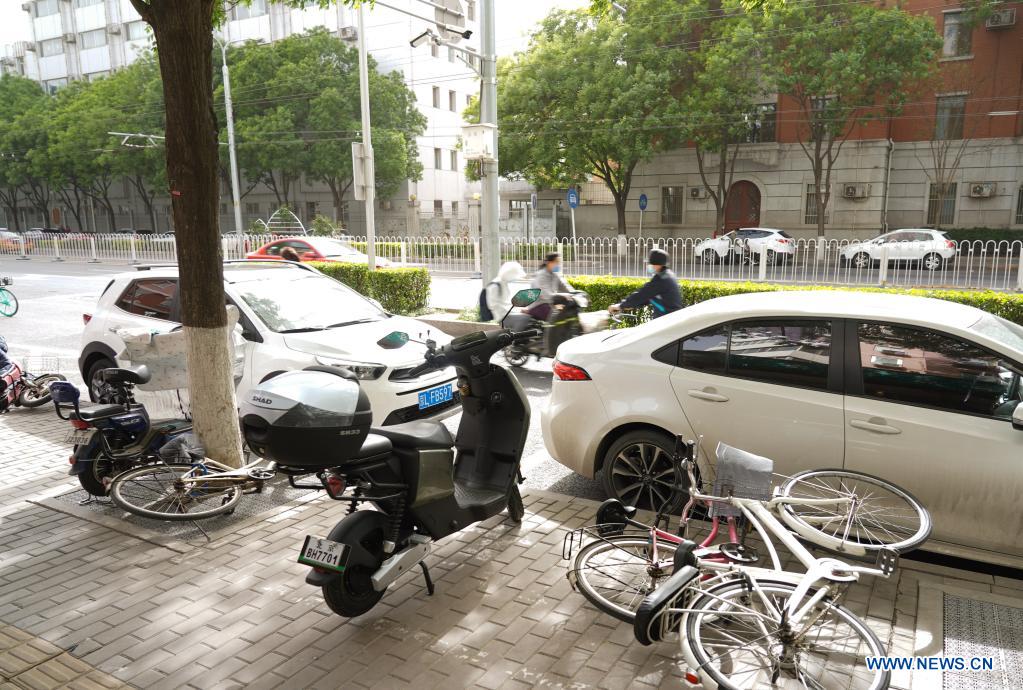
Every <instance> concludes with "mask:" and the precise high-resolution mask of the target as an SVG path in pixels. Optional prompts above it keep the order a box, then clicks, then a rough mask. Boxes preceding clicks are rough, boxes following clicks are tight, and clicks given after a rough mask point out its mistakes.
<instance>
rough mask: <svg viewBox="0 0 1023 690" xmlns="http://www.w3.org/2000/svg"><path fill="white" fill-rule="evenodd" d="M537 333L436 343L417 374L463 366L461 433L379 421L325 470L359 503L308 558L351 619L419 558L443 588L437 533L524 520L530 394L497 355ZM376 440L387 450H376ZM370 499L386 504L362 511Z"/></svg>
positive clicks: (330, 485)
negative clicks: (437, 569) (497, 518)
mask: <svg viewBox="0 0 1023 690" xmlns="http://www.w3.org/2000/svg"><path fill="white" fill-rule="evenodd" d="M539 293H540V291H539V290H521V291H519V292H518V293H517V294H516V295H515V296H514V298H513V300H512V303H513V304H514V305H515V306H520V307H521V306H527V305H529V304H532V303H533V302H535V301H536V299H537V298H538V297H539ZM537 335H538V331H536V330H527V331H522V332H512V331H509V330H500V331H490V332H482V331H481V332H478V333H471V334H469V335H465V336H461V337H459V338H455V339H454V340H452V341H451V342H450V343H449V344H447V345H445V346H443V347H439V348H438V347H436V345H435V344H433V343H432V342H427V353H426V357H425V361H424V362H423V364H421V365H420V366H418V367H416V369H415V370H413V371H412V372H410V375H412V376H416V375H419V374H421V373H423V372H425V371H428V370H430V369H440V368H444V367H448V366H452V367H454V368H455V371H456V372H457V374H458V391H459V394H460V396H461V404H462V419H461V421H460V423H459V426H458V434H457V436H456V437H455V438H454V439H452V438H451V434H450V433H449V432H448V430H447V428H446V427H444V426H443V425H442V424H440V423H438V422H410V423H406V424H400V425H397V426H391V427H382V428H379V429H372V430H371V433H370V434H369V436H368V437H367V439H366V441H365V442H364V443H363V446H362V449H361V450H360V452H359V453H358V454H357V457H356V458H354V459H352V460H351V461H350V462H347V463H346V464H345V465H343V466H341V467H337V468H334V469H331V470H329V471H325V472H321V476H320V479H321V482H322V483H323V485H324V487H326V489H327V491H328V493H329V494H330V496H331V498H334V499H338V500H348V501H351V506H352V509H350V510H349V514H348V515H347V516H346V517H345V518H344V519H342V520H341V521H340V522H339V523H337V525H335V526H334V528H333V529H332V530H331V531H330V534H328V535H327V537H326V539H318V538H315V537H306V540H305V544H304V545H303V547H302V551H301V554H300V556H299V562H300V563H304V564H306V565H310V566H312V567H313V569H312V571H311V572H310V573H309V574H308V576H306V582H307V583H309V584H311V585H316V586H319V587H321V588H322V589H323V598H324V600H325V601H326V602H327V605H328V606H329V607H330V608H331V610H332V611H334V612H335V613H337V614H339V615H342V616H348V617H353V616H359V615H362V614H364V613H366V612H367V611H369V610H370V609H371V608H373V606H375V605H376V603H377V602H378V601H379V600H380V598H381V597H382V596H383V594H384V591H386V589H387V587H388V585H390V584H391V583H392V582H394V581H395V580H396V579H397V578H398V577H399V576H400V575H402V574H403V573H405V572H406V571H408V570H409V569H411V568H414V567H416V566H417V565H418V566H419V567H420V568H421V569H422V572H423V576H424V577H425V579H426V586H427V590H428V591H429V593H430V594H433V582H432V581H431V579H430V573H429V570H428V569H427V567H426V563H425V562H424V559H425V558H426V556H427V555H428V554H429V553H430V550H431V547H432V544H433V542H434V541H436V540H438V539H441V538H442V537H446V536H448V535H449V534H453V533H454V532H458V531H459V530H462V529H464V528H466V527H468V526H469V525H472V524H474V523H476V522H480V521H481V520H486V519H487V518H489V517H492V516H494V515H497V514H498V513H500V512H501V511H503V510H505V509H507V510H508V514H509V516H510V517H511V518H512V519H513V520H515V521H516V522H519V521H520V520H521V519H522V517H523V515H524V513H525V511H524V508H523V505H522V497H521V495H520V494H519V488H518V482H519V481H521V479H520V474H519V461H520V460H521V458H522V449H523V445H524V444H525V441H526V434H527V432H528V430H529V415H530V410H529V400H528V399H527V398H526V394H525V393H524V392H523V390H522V388H521V386H520V385H519V383H518V381H517V380H516V379H515V377H514V376H511V375H510V374H509V373H508V371H507V370H506V369H504V368H503V367H500V366H498V365H496V364H492V363H491V362H490V358H491V357H492V356H493V355H494V354H495V353H496V352H499V351H501V350H502V349H504V348H506V347H508V346H509V345H511V344H513V343H516V342H520V341H524V340H529V339H531V338H535V337H536V336H537ZM407 342H409V337H408V335H407V334H405V333H400V332H395V333H391V334H389V335H388V336H385V337H384V338H383V339H382V340H381V341H380V342H379V343H378V344H379V345H380V346H381V347H384V348H390V349H397V348H399V347H402V346H404V345H405V344H406V343H407ZM373 444H377V445H382V446H383V447H384V452H383V453H382V454H381V453H373V452H370V451H371V449H367V446H371V445H373ZM352 487H354V489H353V490H352V491H350V492H349V491H346V489H351V488H352ZM361 502H369V503H372V504H373V505H374V506H375V507H376V508H377V510H354V508H355V507H356V506H357V505H358V504H359V503H361Z"/></svg>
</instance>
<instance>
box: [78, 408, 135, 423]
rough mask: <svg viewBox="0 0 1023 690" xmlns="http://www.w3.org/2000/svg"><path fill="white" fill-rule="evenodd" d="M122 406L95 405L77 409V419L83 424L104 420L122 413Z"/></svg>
mask: <svg viewBox="0 0 1023 690" xmlns="http://www.w3.org/2000/svg"><path fill="white" fill-rule="evenodd" d="M124 411H125V410H124V405H95V406H93V407H81V408H79V409H78V418H79V419H81V420H82V421H83V422H91V421H94V420H97V419H105V418H107V417H113V416H115V415H119V414H123V413H124Z"/></svg>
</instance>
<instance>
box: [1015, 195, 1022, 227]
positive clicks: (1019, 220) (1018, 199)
mask: <svg viewBox="0 0 1023 690" xmlns="http://www.w3.org/2000/svg"><path fill="white" fill-rule="evenodd" d="M1016 225H1023V186H1021V187H1020V188H1019V189H1018V190H1017V191H1016Z"/></svg>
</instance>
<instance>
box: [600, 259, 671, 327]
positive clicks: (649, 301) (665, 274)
mask: <svg viewBox="0 0 1023 690" xmlns="http://www.w3.org/2000/svg"><path fill="white" fill-rule="evenodd" d="M647 263H648V264H649V267H648V268H647V272H648V273H649V274H650V275H651V277H650V280H648V281H647V283H646V285H644V286H643V287H641V288H640V289H638V290H636V291H635V292H633V293H632V294H631V295H629V296H628V297H626V298H625V299H623V300H622V301H621V302H619V303H618V304H612V305H611V306H610V307H608V309H607V310H608V311H609V312H610V313H612V314H617V313H618V312H620V311H621V310H622V309H638V308H640V307H646V306H649V307H651V308H652V310H653V318H655V319H656V318H657V317H659V316H664V315H665V314H670V313H671V312H673V311H678V310H679V309H681V308H682V306H683V305H682V291H681V290H680V289H679V286H678V278H676V277H675V274H674V273H672V272H671V270H669V269H668V253H667V252H665V251H663V250H661V249H651V250H650V256H648V257H647Z"/></svg>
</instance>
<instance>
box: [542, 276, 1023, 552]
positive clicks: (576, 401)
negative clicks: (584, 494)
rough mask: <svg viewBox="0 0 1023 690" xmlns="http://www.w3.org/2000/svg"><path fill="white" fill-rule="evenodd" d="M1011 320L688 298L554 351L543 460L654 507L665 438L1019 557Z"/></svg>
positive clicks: (1020, 357)
mask: <svg viewBox="0 0 1023 690" xmlns="http://www.w3.org/2000/svg"><path fill="white" fill-rule="evenodd" d="M1021 377H1023V327H1020V326H1019V325H1017V324H1014V323H1011V322H1009V321H1006V320H1005V319H1002V318H999V317H996V316H993V315H991V314H989V313H987V312H984V311H981V310H979V309H976V308H973V307H969V306H965V305H962V304H955V303H952V302H946V301H941V300H936V299H928V298H922V297H911V296H906V295H886V294H863V293H852V292H841V291H828V292H817V291H796V292H775V293H757V294H746V295H736V296H731V297H721V298H718V299H713V300H708V301H706V302H702V303H700V304H696V305H694V306H692V307H689V308H687V309H683V310H681V311H679V312H676V313H674V314H669V315H668V316H665V317H663V318H660V319H657V320H655V321H652V322H650V323H647V324H644V325H641V326H637V327H635V328H630V329H624V330H618V331H612V332H610V333H607V332H605V333H596V334H592V335H584V336H581V337H579V338H576V339H574V340H570V341H568V342H566V343H564V344H562V345H561V347H560V348H559V349H558V356H557V361H556V362H555V365H554V383H553V389H552V392H551V397H550V401H549V404H548V405H547V407H546V408H545V409H544V410H543V413H542V427H543V435H544V441H545V443H546V445H547V449H548V450H549V451H550V453H551V455H552V456H553V457H554V458H555V459H556V460H558V461H559V462H561V463H562V464H563V465H565V466H566V467H568V468H570V469H572V470H574V471H576V472H578V473H579V474H582V475H584V476H587V477H593V476H594V475H595V474H599V475H600V476H601V477H602V481H603V484H604V487H605V489H606V491H607V492H608V494H610V495H617V496H619V497H621V498H622V499H623V500H624V501H626V502H629V503H640V504H643V503H646V504H651V503H653V504H661V503H663V502H665V501H666V500H667V498H668V496H669V495H670V488H671V487H672V486H673V485H677V484H676V482H684V481H685V480H684V478H678V477H674V471H673V469H672V464H671V462H670V458H671V452H672V449H673V447H674V442H673V437H674V436H675V435H679V434H681V435H683V436H684V437H685V438H687V439H700V442H701V447H702V454H703V455H704V457H706V456H707V455H711V456H712V455H713V453H714V448H715V447H716V446H717V444H718V443H719V442H724V443H726V444H728V445H731V446H734V447H738V448H742V449H744V450H747V451H750V452H753V453H756V454H758V455H763V456H766V457H769V458H771V459H772V460H774V463H775V465H774V466H775V471H777V472H779V473H782V474H792V473H795V472H797V471H800V470H806V469H819V468H844V469H847V470H854V471H859V472H866V473H868V474H872V475H875V476H878V477H881V478H883V479H885V480H887V481H890V482H893V483H895V484H897V485H899V486H902V487H905V488H906V489H907V490H909V491H910V492H912V493H913V494H915V495H916V497H917V498H918V499H919V500H920V501H921V502H922V504H923V505H925V506H927V508H928V509H929V510H930V511H931V514H932V515H933V518H934V531H933V533H932V535H931V540H930V541H929V542H928V544H927V547H926V548H928V549H931V550H935V551H940V552H943V553H949V554H953V555H959V556H965V557H968V558H974V559H979V560H985V561H990V562H997V563H1002V564H1006V565H1012V566H1013V567H1017V568H1018V567H1020V566H1021V565H1023V511H1021V510H1020V508H1019V497H1020V496H1021V495H1023V467H1021V464H1020V459H1021V458H1023V430H1017V428H1014V427H1017V426H1019V427H1020V428H1023V406H1021V405H1020V402H1021V400H1023V379H1021Z"/></svg>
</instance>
